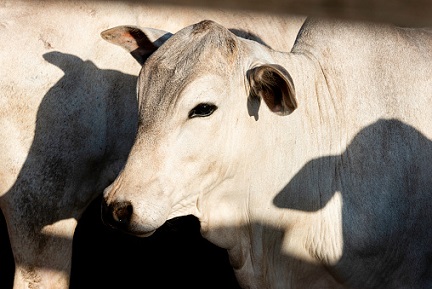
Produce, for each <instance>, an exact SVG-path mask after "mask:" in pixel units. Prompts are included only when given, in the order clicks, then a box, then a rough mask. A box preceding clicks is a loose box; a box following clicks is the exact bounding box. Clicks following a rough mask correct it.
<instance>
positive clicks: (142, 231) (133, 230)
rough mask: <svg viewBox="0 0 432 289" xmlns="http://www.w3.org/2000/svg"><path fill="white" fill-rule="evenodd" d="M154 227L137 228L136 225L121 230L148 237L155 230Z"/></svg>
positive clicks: (140, 236) (136, 235)
mask: <svg viewBox="0 0 432 289" xmlns="http://www.w3.org/2000/svg"><path fill="white" fill-rule="evenodd" d="M156 230H157V228H156V229H144V228H137V227H131V228H128V229H126V230H123V232H125V233H127V234H129V235H133V236H135V237H139V238H146V237H150V236H151V235H153V234H154V232H156Z"/></svg>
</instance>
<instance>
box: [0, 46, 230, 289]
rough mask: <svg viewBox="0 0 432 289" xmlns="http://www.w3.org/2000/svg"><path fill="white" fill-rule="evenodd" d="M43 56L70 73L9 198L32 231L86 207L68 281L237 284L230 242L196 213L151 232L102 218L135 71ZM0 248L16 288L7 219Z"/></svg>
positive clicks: (129, 115)
mask: <svg viewBox="0 0 432 289" xmlns="http://www.w3.org/2000/svg"><path fill="white" fill-rule="evenodd" d="M43 57H44V58H45V60H46V61H47V62H49V63H51V64H53V65H55V66H57V67H59V68H60V69H62V70H63V72H64V76H63V77H62V78H61V79H60V80H59V81H58V82H57V83H56V84H55V85H54V86H53V87H51V88H50V89H49V91H48V92H47V94H46V95H45V96H44V98H43V101H42V102H41V104H40V106H39V108H38V113H37V120H36V129H35V137H34V140H33V143H32V146H31V148H30V151H29V153H28V156H27V159H26V161H25V163H24V165H23V167H22V168H21V170H20V173H19V175H18V178H17V180H16V182H15V184H14V185H13V186H12V188H11V189H10V190H9V192H8V193H7V194H6V195H5V196H4V198H9V200H13V201H16V202H17V204H19V206H20V209H19V210H18V211H19V212H20V214H21V216H24V219H23V220H25V221H26V224H25V225H26V226H28V231H29V232H30V231H33V230H34V231H39V230H40V229H41V228H42V227H43V226H45V225H47V224H51V223H53V222H56V221H58V220H61V219H65V218H71V217H77V216H79V215H81V214H82V213H83V212H84V213H83V215H82V217H81V219H80V220H79V222H78V227H77V229H76V233H75V236H74V239H73V257H72V273H71V274H72V275H71V286H70V288H76V289H77V288H80V289H85V288H120V287H121V288H130V287H131V288H152V286H156V287H153V288H170V287H178V286H184V287H188V288H202V284H200V279H199V278H197V277H198V276H200V277H202V278H205V279H207V280H209V281H212V284H213V285H214V287H212V286H213V285H212V284H210V287H209V288H238V287H237V283H236V281H235V279H234V276H233V272H232V269H231V267H230V266H229V263H228V258H227V254H226V252H225V250H222V249H220V248H217V247H216V246H214V245H212V244H210V243H209V242H207V241H206V240H204V239H203V238H202V237H201V236H200V234H199V224H198V223H197V220H196V219H194V218H191V217H185V218H179V219H177V220H173V221H170V222H169V223H168V224H167V225H165V226H164V227H163V228H162V229H161V230H160V232H158V233H156V234H155V235H154V236H152V237H150V238H147V239H139V238H136V237H132V236H128V235H125V234H121V233H119V232H113V231H111V230H110V229H108V228H107V227H105V226H104V225H103V224H102V222H101V217H100V200H101V193H102V190H103V188H105V187H106V186H107V185H109V184H110V183H111V182H112V181H113V180H114V178H115V177H116V175H117V173H118V172H119V170H120V169H121V167H122V165H123V164H124V161H125V160H126V156H127V154H128V152H129V150H130V147H131V145H132V143H133V139H134V135H135V130H136V120H137V108H138V105H137V103H136V96H135V86H136V76H134V75H127V74H124V73H121V72H119V71H115V70H103V69H99V68H98V67H96V65H95V64H93V63H92V62H90V61H83V60H82V59H80V58H78V57H76V56H74V55H70V54H65V53H60V52H50V53H47V54H45V55H44V56H43ZM61 152H67V153H66V154H64V153H61ZM116 161H117V162H116ZM101 175H102V176H104V177H103V178H102V179H98V177H99V176H101ZM32 188H38V190H34V189H32ZM41 192H43V193H44V194H41ZM65 194H67V197H65ZM46 196H49V198H48V199H47V198H46ZM58 204H62V205H63V207H59V206H58ZM89 204H90V205H89ZM88 205H89V206H88ZM87 206H88V207H87ZM47 212H49V213H47ZM26 216H27V217H26ZM28 216H33V217H32V218H28ZM37 216H38V217H37ZM54 239H55V242H57V243H60V244H69V243H70V242H72V240H69V239H67V238H61V237H56V238H54ZM0 250H1V251H0V269H1V271H0V288H5V289H7V288H12V282H13V272H14V263H13V257H12V253H11V247H10V243H9V242H8V235H7V230H6V223H5V220H4V218H0ZM214 265H215V266H216V268H218V269H217V270H215V269H214V268H215V267H214ZM48 269H52V270H59V268H56V267H55V265H54V266H53V267H50V268H48ZM161 272H162V273H163V275H162V278H160V277H159V276H160V273H161ZM146 278H148V280H146ZM155 278H160V279H158V280H156V281H157V282H154V281H155Z"/></svg>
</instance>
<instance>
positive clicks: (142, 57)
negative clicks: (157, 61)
mask: <svg viewBox="0 0 432 289" xmlns="http://www.w3.org/2000/svg"><path fill="white" fill-rule="evenodd" d="M101 36H102V38H103V39H105V40H106V41H108V42H110V43H113V44H116V45H118V46H121V47H123V48H124V49H126V50H127V51H128V52H130V54H131V55H132V56H133V57H134V58H135V59H136V60H137V61H138V62H139V63H140V64H141V65H143V64H144V62H145V61H146V60H147V58H148V57H149V56H150V55H151V54H152V53H153V52H155V51H156V49H158V48H159V47H160V46H161V45H162V44H163V43H164V42H165V41H166V40H167V39H168V38H170V37H171V36H172V34H171V33H170V32H167V31H163V30H158V29H153V28H143V29H142V30H141V29H140V28H138V27H134V26H117V27H113V28H110V29H108V30H105V31H103V32H101Z"/></svg>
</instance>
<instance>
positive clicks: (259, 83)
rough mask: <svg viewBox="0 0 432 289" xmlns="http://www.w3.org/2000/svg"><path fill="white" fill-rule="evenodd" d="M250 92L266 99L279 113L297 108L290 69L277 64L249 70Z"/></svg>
mask: <svg viewBox="0 0 432 289" xmlns="http://www.w3.org/2000/svg"><path fill="white" fill-rule="evenodd" d="M248 79H249V84H250V92H251V95H252V96H258V97H260V98H262V99H263V100H264V102H265V103H266V104H267V106H268V108H269V109H270V110H271V111H272V112H274V113H276V114H279V115H288V114H290V113H292V112H293V111H294V110H295V109H296V108H297V99H296V95H295V89H294V83H293V81H292V78H291V76H290V75H289V73H288V71H286V70H285V68H283V67H282V66H280V65H277V64H264V65H260V66H256V67H254V68H252V69H250V70H249V71H248Z"/></svg>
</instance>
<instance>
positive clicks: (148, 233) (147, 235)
mask: <svg viewBox="0 0 432 289" xmlns="http://www.w3.org/2000/svg"><path fill="white" fill-rule="evenodd" d="M154 232H156V230H153V231H150V232H144V233H136V234H134V235H135V236H137V237H139V238H146V237H150V236H151V235H153V234H154Z"/></svg>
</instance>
